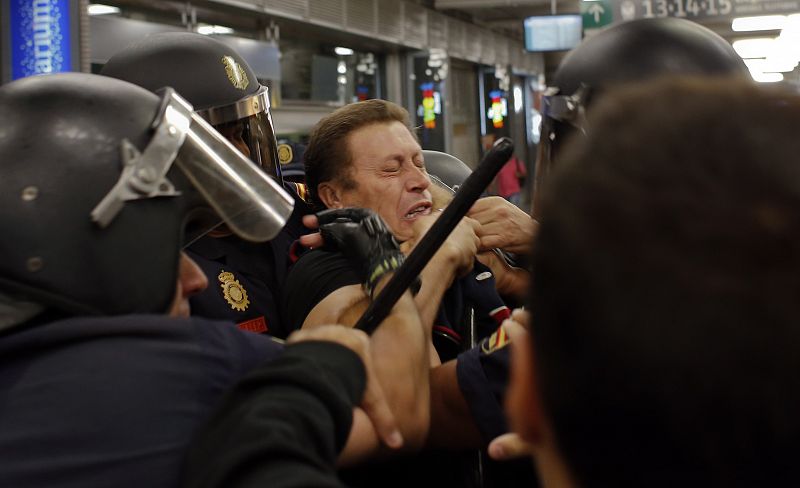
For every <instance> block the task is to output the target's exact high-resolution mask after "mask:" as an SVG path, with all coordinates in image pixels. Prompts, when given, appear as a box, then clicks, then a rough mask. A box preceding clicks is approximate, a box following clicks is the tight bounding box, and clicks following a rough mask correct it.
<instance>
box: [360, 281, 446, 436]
mask: <svg viewBox="0 0 800 488" xmlns="http://www.w3.org/2000/svg"><path fill="white" fill-rule="evenodd" d="M387 281H388V280H384V281H383V282H382V283H381V285H379V288H378V291H380V289H381V287H382V286H384V285H385V284H386V282H387ZM430 335H431V331H430V328H428V327H423V324H422V322H421V320H420V316H419V313H418V311H417V306H416V304H415V302H414V300H413V299H412V297H411V294H410V293H405V294H404V295H403V296H402V297H401V298H400V300H399V301H398V302H397V304H396V305H395V306H394V308H393V309H392V314H391V315H390V316H389V318H387V319H386V320H385V321H384V322H383V323H382V324H381V325H380V327H378V328H377V329H376V330H375V332H374V333H373V334H372V339H371V341H370V342H371V346H372V353H373V357H374V360H375V369H376V373H377V375H378V378H379V379H380V382H381V385H382V386H383V388H384V390H385V393H386V395H387V398H388V399H389V402H390V405H392V410H393V412H394V414H395V416H396V417H397V420H398V422H399V424H400V427H401V431H402V433H403V436H404V439H405V443H406V447H407V448H417V447H420V446H421V445H422V444H423V442H424V439H425V437H426V436H427V431H428V426H429V422H430V385H429V361H428V347H429V342H430Z"/></svg>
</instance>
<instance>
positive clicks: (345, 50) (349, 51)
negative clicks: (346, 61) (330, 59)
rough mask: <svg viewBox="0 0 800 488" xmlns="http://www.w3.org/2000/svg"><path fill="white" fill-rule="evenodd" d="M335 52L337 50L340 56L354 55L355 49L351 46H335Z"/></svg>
mask: <svg viewBox="0 0 800 488" xmlns="http://www.w3.org/2000/svg"><path fill="white" fill-rule="evenodd" d="M333 52H335V53H336V54H338V55H339V56H352V55H353V53H354V52H355V51H353V50H352V49H350V48H349V47H341V46H337V47H335V48H333Z"/></svg>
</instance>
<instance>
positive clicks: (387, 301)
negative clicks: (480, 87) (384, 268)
mask: <svg viewBox="0 0 800 488" xmlns="http://www.w3.org/2000/svg"><path fill="white" fill-rule="evenodd" d="M513 152H514V142H513V141H512V140H511V139H509V138H508V137H502V138H500V139H499V140H498V141H497V142H495V143H494V145H493V146H492V148H491V149H489V150H488V151H487V152H486V154H485V155H484V156H483V159H482V160H481V162H480V164H478V167H477V168H476V169H475V171H473V172H472V174H470V175H469V177H468V178H467V179H466V181H464V184H462V185H461V187H460V188H459V189H458V192H456V194H455V197H453V200H452V201H451V202H450V204H449V205H448V206H447V207H446V208H445V209H444V212H442V215H441V216H440V217H439V218H438V219H436V222H434V223H433V225H432V226H431V228H430V230H428V232H427V233H426V234H425V235H424V236H423V237H422V239H421V240H420V241H419V242H418V243H417V245H416V246H415V247H414V250H413V251H411V254H409V255H408V258H406V260H405V262H404V263H403V264H402V265H400V267H399V268H397V271H396V272H395V273H394V276H392V278H391V279H390V280H389V283H387V284H386V286H385V287H384V288H383V290H382V291H381V292H380V294H378V297H377V298H376V299H375V300H374V301H373V302H372V303H371V304H370V305H369V308H367V310H366V311H365V312H364V315H362V316H361V318H360V319H358V323H356V328H357V329H361V330H363V331H365V332H367V333H368V334H372V332H373V331H374V330H375V329H376V328H377V327H378V325H379V324H380V323H381V322H383V320H384V319H385V318H386V316H387V315H389V311H390V310H391V309H392V307H394V304H395V303H397V300H399V299H400V297H401V296H402V295H403V293H404V292H405V291H406V289H408V287H409V286H410V285H411V283H412V282H413V281H414V279H415V278H416V277H417V276H419V274H420V273H421V272H422V268H424V267H425V265H426V264H428V261H430V259H431V257H433V255H434V254H435V253H436V251H437V250H438V249H439V246H441V245H442V243H443V242H444V240H445V239H447V236H449V235H450V233H451V232H452V231H453V229H454V228H455V227H456V225H458V222H459V221H460V220H461V219H462V217H464V215H466V214H467V212H468V211H469V209H470V208H471V207H472V205H473V204H474V203H475V200H477V199H478V197H480V196H481V193H483V191H484V190H485V189H486V187H487V186H489V183H491V182H492V179H494V177H495V175H497V173H498V172H499V171H500V168H502V167H503V165H504V164H506V162H507V161H508V160H509V159H510V158H511V154H512V153H513Z"/></svg>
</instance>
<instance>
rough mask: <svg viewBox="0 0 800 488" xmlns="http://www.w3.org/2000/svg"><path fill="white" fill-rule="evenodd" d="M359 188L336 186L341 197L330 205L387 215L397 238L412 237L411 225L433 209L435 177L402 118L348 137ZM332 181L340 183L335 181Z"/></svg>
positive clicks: (352, 173)
mask: <svg viewBox="0 0 800 488" xmlns="http://www.w3.org/2000/svg"><path fill="white" fill-rule="evenodd" d="M347 147H348V150H349V151H350V156H351V162H350V167H349V168H348V171H349V177H350V179H351V180H352V181H353V182H354V183H355V187H354V188H350V189H343V188H342V187H341V185H337V186H338V187H339V188H338V189H337V195H338V199H337V201H334V202H330V201H329V202H325V203H326V204H327V206H328V207H364V208H369V209H371V210H373V211H375V212H376V213H377V214H378V215H380V216H381V218H383V220H384V221H385V222H386V224H387V225H388V226H389V228H390V229H391V230H392V232H393V234H394V235H395V237H396V238H397V239H398V240H401V241H403V240H406V239H409V238H411V237H413V235H414V232H413V229H412V225H413V223H414V221H416V220H417V219H418V218H420V217H421V216H423V215H429V214H430V213H431V206H432V203H431V193H430V191H429V187H430V184H431V180H430V178H429V177H428V173H427V172H426V171H425V161H424V159H423V157H422V148H421V147H420V145H419V143H417V141H416V139H414V136H412V135H411V133H410V132H409V130H408V128H406V126H405V125H403V124H402V123H400V122H398V121H392V122H381V123H375V124H371V125H367V126H365V127H361V128H360V129H357V130H355V131H353V132H351V133H350V134H349V135H348V136H347ZM333 185H336V184H335V183H333Z"/></svg>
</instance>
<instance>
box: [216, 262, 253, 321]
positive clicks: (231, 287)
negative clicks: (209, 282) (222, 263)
mask: <svg viewBox="0 0 800 488" xmlns="http://www.w3.org/2000/svg"><path fill="white" fill-rule="evenodd" d="M217 279H218V280H219V282H220V283H222V284H221V285H220V288H222V296H223V297H225V301H226V302H228V305H230V306H231V308H232V309H234V310H238V311H240V312H244V311H245V310H247V307H248V306H249V305H250V300H249V299H248V298H247V291H246V290H245V289H244V287H243V286H242V284H241V283H239V280H237V279H236V278H235V277H234V276H233V273H231V272H229V271H225V270H224V269H223V270H222V272H221V273H220V274H219V276H217Z"/></svg>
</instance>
